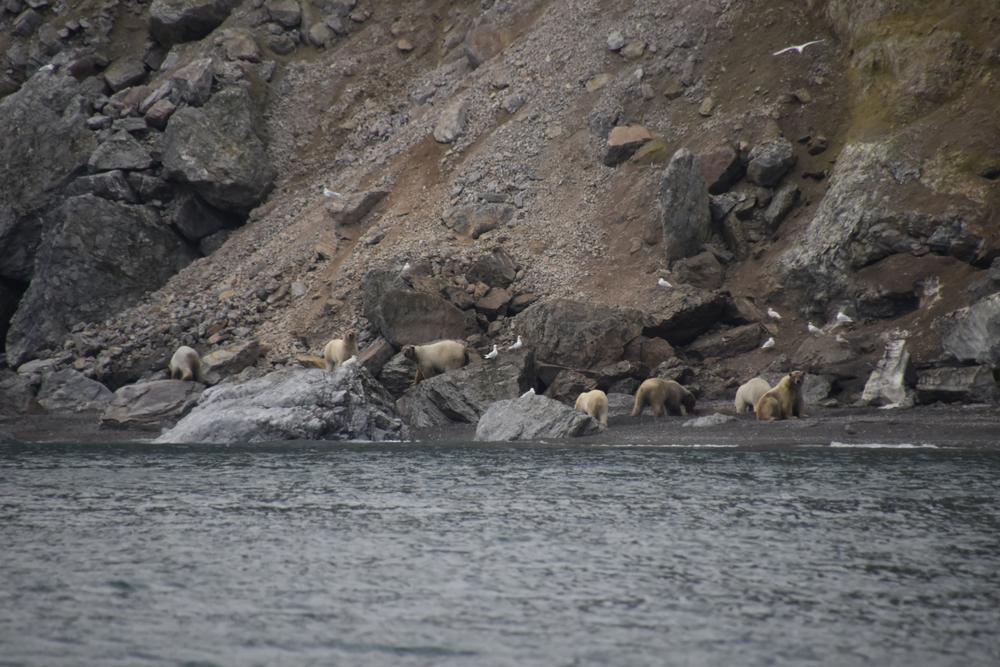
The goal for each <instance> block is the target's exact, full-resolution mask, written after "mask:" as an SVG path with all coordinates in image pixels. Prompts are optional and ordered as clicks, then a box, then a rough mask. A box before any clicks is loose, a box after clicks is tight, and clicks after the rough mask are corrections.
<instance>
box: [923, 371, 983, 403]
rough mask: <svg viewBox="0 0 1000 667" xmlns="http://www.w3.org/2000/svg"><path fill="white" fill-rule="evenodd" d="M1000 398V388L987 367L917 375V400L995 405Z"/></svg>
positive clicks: (926, 372) (928, 372)
mask: <svg viewBox="0 0 1000 667" xmlns="http://www.w3.org/2000/svg"><path fill="white" fill-rule="evenodd" d="M997 396H1000V387H998V386H997V381H996V379H995V378H994V377H993V371H992V370H991V369H990V368H989V367H988V366H962V367H960V368H930V369H927V370H924V371H920V372H919V373H918V374H917V400H918V401H919V402H920V403H934V402H935V401H945V402H951V401H961V402H964V403H992V402H994V401H995V400H996V399H997Z"/></svg>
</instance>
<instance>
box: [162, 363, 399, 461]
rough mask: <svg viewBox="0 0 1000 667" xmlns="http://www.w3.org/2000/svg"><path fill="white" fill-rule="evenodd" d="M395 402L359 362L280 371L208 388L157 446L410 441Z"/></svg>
mask: <svg viewBox="0 0 1000 667" xmlns="http://www.w3.org/2000/svg"><path fill="white" fill-rule="evenodd" d="M408 437H409V431H408V429H407V427H406V425H405V424H404V423H403V421H402V420H401V419H400V418H399V416H398V415H397V414H396V411H395V408H394V407H393V401H392V397H391V396H389V394H388V393H387V392H386V391H385V389H384V388H383V387H382V385H380V384H379V383H378V382H377V381H376V380H375V378H373V377H372V376H371V374H370V373H369V372H368V371H367V370H365V369H364V367H363V366H361V365H360V364H357V363H351V364H345V365H341V366H338V367H337V369H336V370H334V371H333V372H328V371H324V370H320V369H318V368H310V369H303V370H282V371H275V372H273V373H269V374H268V375H265V376H264V377H261V378H257V379H255V380H250V381H249V382H244V383H241V384H226V385H220V386H217V387H212V388H211V389H207V390H206V391H205V393H204V394H202V397H201V400H200V401H199V402H198V405H197V407H195V409H194V410H192V411H191V413H190V414H188V415H187V416H186V417H184V418H183V419H182V420H181V421H180V422H178V424H177V426H175V427H174V428H172V429H171V430H169V431H167V432H166V433H164V434H163V435H161V436H160V437H159V438H157V440H156V441H157V442H214V443H227V442H244V443H245V442H273V441H282V440H367V441H383V440H405V439H407V438H408Z"/></svg>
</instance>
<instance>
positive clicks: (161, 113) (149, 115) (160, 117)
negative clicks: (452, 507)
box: [146, 100, 177, 130]
mask: <svg viewBox="0 0 1000 667" xmlns="http://www.w3.org/2000/svg"><path fill="white" fill-rule="evenodd" d="M175 111H177V105H176V104H174V103H173V102H171V101H170V100H157V101H156V102H154V103H153V104H152V105H151V106H150V107H149V109H147V110H146V122H147V123H149V126H150V127H155V128H156V129H158V130H162V129H163V128H165V127H166V126H167V121H169V120H170V116H171V115H172V114H173V113H174V112H175Z"/></svg>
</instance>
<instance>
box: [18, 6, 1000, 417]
mask: <svg viewBox="0 0 1000 667" xmlns="http://www.w3.org/2000/svg"><path fill="white" fill-rule="evenodd" d="M0 11H2V12H4V13H2V14H0V29H2V30H3V36H2V37H0V52H2V53H3V54H4V55H3V58H4V65H5V67H4V72H5V73H4V74H3V78H2V79H0V95H3V97H0V156H2V163H0V167H2V170H0V180H2V182H3V183H4V187H3V188H2V190H0V248H2V252H0V315H3V316H4V320H5V321H4V322H2V323H0V329H3V328H4V327H5V326H7V323H8V322H9V331H8V332H7V334H6V355H7V363H8V364H10V365H11V366H17V365H19V364H21V363H23V362H25V361H28V360H30V359H32V358H47V357H59V358H60V360H61V362H62V363H67V364H69V363H72V364H74V365H75V367H76V368H77V369H79V370H82V371H83V372H85V373H86V374H88V375H91V376H93V377H96V378H98V379H101V380H103V381H105V382H107V383H109V384H112V385H117V384H121V383H123V382H127V381H130V380H134V379H136V378H138V377H140V376H142V375H144V374H148V373H149V372H151V371H153V370H155V369H157V368H161V367H162V366H163V365H164V364H165V360H166V358H167V357H168V356H169V354H170V352H171V351H172V350H173V349H174V348H175V347H176V346H177V345H179V344H189V345H194V346H196V347H198V348H200V349H202V350H207V349H209V348H213V347H218V346H224V345H226V344H229V343H232V342H239V341H243V340H247V339H251V338H255V339H258V340H259V341H260V342H261V343H262V344H264V345H265V346H266V347H267V349H268V350H269V351H268V354H267V358H266V361H265V362H262V363H270V364H274V365H280V364H284V363H286V362H287V361H288V360H289V359H291V358H293V357H294V356H295V355H297V354H302V353H308V352H312V353H315V352H317V351H318V350H319V349H321V347H322V344H323V343H324V342H325V341H326V340H327V339H329V338H330V337H332V336H334V335H337V334H339V333H340V332H341V331H343V330H344V329H346V328H347V327H349V326H356V327H358V328H359V329H360V331H361V342H362V344H364V343H366V342H371V341H372V340H374V339H375V338H376V337H378V336H380V335H381V336H385V337H387V338H389V339H390V340H392V342H393V344H394V345H397V344H402V343H405V342H410V338H413V341H412V342H420V341H419V340H416V339H417V338H420V337H423V336H426V335H428V334H427V333H426V332H428V331H431V330H433V331H434V332H437V333H442V332H444V333H447V334H448V335H461V336H466V337H468V338H469V340H470V341H471V342H472V343H474V344H484V345H485V344H487V343H489V344H492V343H493V342H497V341H499V342H501V343H502V342H505V341H510V340H513V338H514V337H515V336H516V334H518V333H522V334H523V333H526V332H527V330H528V329H529V328H530V327H533V326H535V327H536V328H538V327H542V328H541V329H539V330H538V331H534V330H532V333H533V334H536V336H535V337H536V339H537V340H538V341H546V340H562V341H565V340H568V338H567V337H566V336H562V337H560V334H559V331H558V329H559V327H561V326H568V327H571V328H572V326H578V328H579V329H580V330H589V329H588V326H589V325H591V324H593V323H594V322H599V321H606V319H607V317H608V316H607V313H606V312H605V310H603V309H597V310H594V309H591V311H588V310H587V308H583V311H584V312H583V313H582V314H580V313H578V312H577V311H578V309H577V307H576V306H574V307H571V308H568V307H566V306H565V305H562V306H560V307H559V308H552V309H551V310H552V312H553V313H564V312H573V313H574V315H573V317H574V318H576V319H575V320H573V321H574V322H576V323H577V325H572V324H567V323H565V322H562V321H561V320H559V317H557V316H556V315H551V313H548V314H546V316H545V317H542V316H540V315H539V312H540V309H545V308H548V307H549V305H548V304H555V303H560V304H564V303H565V302H561V301H560V302H557V301H555V300H556V299H572V300H575V301H583V302H586V303H589V304H593V305H596V306H601V307H604V306H611V307H615V308H618V309H620V310H619V311H618V312H619V313H620V316H619V317H620V319H621V322H620V323H619V326H616V327H611V328H610V329H614V330H615V331H618V329H621V330H622V331H628V332H631V333H630V334H629V336H626V338H629V339H628V340H625V338H622V340H617V338H616V339H615V340H614V341H611V342H606V343H605V344H603V345H604V347H603V350H604V351H606V350H607V349H611V348H614V349H615V350H618V352H616V354H615V355H612V356H615V357H616V359H610V358H607V359H605V358H604V357H605V356H607V355H603V356H602V354H600V352H601V351H602V350H601V349H599V350H597V352H598V354H597V356H598V357H601V358H602V363H613V362H615V361H616V360H621V359H624V360H626V361H629V362H634V363H635V364H637V366H636V370H635V372H634V373H633V375H636V376H644V374H645V373H648V372H649V371H650V370H651V368H652V367H654V366H656V365H657V364H659V363H660V362H663V361H668V362H669V360H670V359H675V360H676V361H675V362H674V363H675V365H676V364H678V363H679V364H680V365H681V366H684V367H685V368H686V369H687V370H685V371H683V372H685V373H687V374H688V376H689V378H688V379H691V378H692V377H693V379H694V380H695V381H696V382H697V383H700V384H701V385H702V386H703V387H704V388H706V390H708V389H710V388H719V389H721V388H725V387H728V386H729V385H731V384H732V383H733V382H734V381H736V380H738V379H746V377H748V376H749V375H750V374H755V373H757V372H761V371H764V370H768V371H777V372H780V371H785V370H787V369H789V368H792V367H802V368H807V369H808V370H810V371H811V372H813V373H815V374H821V375H823V376H824V377H825V378H826V380H827V381H828V383H829V384H830V387H831V391H832V392H833V393H834V394H837V392H841V394H842V397H843V398H846V399H851V398H853V397H856V396H858V395H860V393H861V388H862V386H863V385H864V383H865V380H866V379H867V377H868V374H869V372H870V371H871V370H873V369H874V368H875V365H876V361H877V360H878V359H879V358H881V357H882V355H883V349H884V348H885V340H888V339H900V338H905V339H906V340H907V344H906V347H907V349H908V350H909V351H908V354H909V359H910V363H911V364H912V366H913V368H914V369H915V371H916V372H917V373H918V374H919V373H920V372H923V371H924V370H926V369H929V368H930V367H949V366H960V365H979V366H982V367H983V368H984V369H985V370H986V371H990V372H991V371H992V370H993V369H994V368H995V366H996V364H997V362H998V361H1000V358H998V357H997V355H996V354H995V350H993V349H992V347H991V345H994V343H992V342H991V340H992V341H995V340H997V339H998V337H1000V310H998V307H997V306H996V299H995V298H993V299H990V298H989V297H990V295H992V294H994V293H996V292H997V290H998V289H1000V265H997V266H994V260H995V259H996V258H997V256H998V255H1000V226H998V222H1000V220H998V213H997V211H998V204H1000V185H998V182H997V181H998V178H1000V117H998V116H997V114H996V108H997V105H998V102H1000V81H998V76H1000V38H998V37H997V35H998V34H1000V32H998V30H997V28H998V27H1000V8H998V7H997V6H996V3H995V2H993V1H992V0H982V1H977V0H968V1H964V2H930V1H929V0H928V1H927V2H923V1H921V2H904V1H901V0H900V1H898V2H897V1H894V0H865V1H864V2H853V1H850V2H849V1H847V0H843V1H841V0H828V1H826V2H822V1H819V0H814V1H812V2H807V3H801V2H771V1H767V0H751V1H749V2H729V1H726V0H722V1H711V2H710V1H704V2H690V1H684V2H682V1H680V0H662V1H660V2H626V1H618V2H599V1H598V0H580V1H578V2H551V1H545V0H524V1H522V2H513V1H503V0H497V1H492V2H491V1H486V0H484V1H482V2H460V3H453V2H444V1H443V0H438V1H435V0H417V1H414V2H408V3H397V2H388V1H385V2H383V1H376V0H358V1H354V0H344V1H333V0H328V1H320V0H312V1H307V0H264V1H261V0H255V1H253V2H251V1H249V0H248V1H245V2H242V3H237V2H220V1H219V0H155V1H154V2H153V3H152V4H144V3H140V2H118V1H117V0H108V1H105V2H100V3H98V2H92V3H83V4H81V5H78V6H74V7H70V6H69V5H68V4H67V3H62V2H56V3H51V4H50V3H47V2H45V0H42V2H35V3H32V4H31V6H29V4H25V3H22V2H21V1H20V0H10V1H9V2H7V3H5V4H4V9H3V10H0ZM813 40H820V41H818V43H816V44H813V45H810V46H808V47H806V48H804V49H803V50H802V51H801V52H797V51H791V52H785V53H782V54H780V55H773V54H774V53H775V52H778V51H779V50H781V49H783V48H785V47H788V46H791V45H795V44H802V43H805V42H808V41H813ZM680 149H684V150H683V151H681V150H680ZM678 151H680V152H678ZM324 190H326V191H327V193H326V194H324ZM706 192H707V193H709V194H708V195H707V196H706V194H705V193H706ZM95 199H96V200H101V201H102V202H103V203H102V204H100V205H99V206H98V205H97V204H95V203H94V200H95ZM96 211H100V215H99V216H97V215H94V213H95V212H96ZM77 218H79V220H77ZM102 220H103V221H104V224H102V222H101V221H102ZM98 228H99V229H98ZM119 228H120V229H122V230H123V231H122V233H121V234H119V233H117V232H115V231H113V230H115V229H119ZM146 228H148V232H147V231H143V230H145V229H146ZM126 229H127V230H128V231H127V233H126V232H125V231H124V230H126ZM70 233H72V234H73V235H74V236H73V239H72V240H68V239H67V236H68V235H69V234H70ZM195 256H200V257H201V258H200V259H196V260H195V261H191V259H192V258H193V257H195ZM189 262H190V263H189ZM143 266H145V267H148V268H149V270H148V271H144V270H142V268H141V267H143ZM179 267H184V268H180V270H179V271H177V269H178V268H179ZM404 267H405V268H404ZM175 271H177V272H176V273H175ZM366 276H367V277H368V278H367V279H366ZM658 278H664V279H666V280H667V281H668V282H669V283H670V284H671V285H672V287H670V288H664V287H660V286H658V284H657V280H658ZM84 285H85V287H84ZM536 302H538V303H537V305H535V306H534V307H533V308H534V310H532V311H531V312H532V313H534V314H526V316H525V317H524V318H520V319H519V316H518V313H519V312H520V311H522V310H524V309H525V308H528V307H529V306H531V304H533V303H536ZM414 304H418V305H419V310H420V313H418V314H414V312H413V309H414V308H415V307H416V306H414ZM769 307H770V308H773V309H776V310H777V311H778V312H779V313H780V314H781V315H782V318H781V319H780V320H778V319H775V318H772V317H769V316H767V315H766V314H765V313H766V310H767V309H768V308H769ZM15 310H16V313H15V312H14V311H15ZM838 311H843V312H844V313H845V314H846V315H848V316H849V317H850V318H851V319H853V323H851V324H849V325H848V324H843V325H839V326H837V325H836V318H835V315H836V313H837V312H838ZM546 312H547V311H546ZM7 313H14V314H13V315H12V316H11V315H7ZM372 313H377V316H375V315H372ZM393 313H396V314H398V316H395V315H393ZM407 313H408V315H407ZM420 314H422V315H423V317H422V318H418V317H417V315H420ZM567 317H568V316H567ZM394 318H395V319H394ZM417 319H419V320H420V322H419V323H418V324H419V326H417V325H416V324H414V325H413V326H412V327H410V328H407V326H408V325H407V322H408V321H410V320H417ZM522 320H523V322H524V326H521V324H520V322H521V321H522ZM807 320H811V321H812V322H813V323H814V324H816V325H819V326H820V327H821V328H824V329H825V332H824V333H823V334H819V335H813V334H809V333H808V332H807V329H806V322H807ZM539 321H543V322H546V323H547V324H544V325H542V324H539V325H537V326H536V325H534V324H532V323H533V322H539ZM970 322H975V325H971V324H969V323H970ZM435 327H438V328H440V329H441V332H438V331H437V329H435ZM442 327H444V328H442ZM545 327H548V328H545ZM963 327H964V328H963ZM445 329H447V330H445ZM610 329H608V330H610ZM390 330H391V335H388V334H389V333H390ZM602 330H604V329H602ZM956 331H957V332H958V333H956ZM963 331H974V332H979V333H977V334H976V335H972V334H969V335H966V334H963V333H962V332H963ZM838 335H839V338H838ZM769 337H773V338H774V339H775V345H774V346H773V347H772V348H770V349H764V350H762V349H759V348H760V344H761V343H763V342H764V340H765V339H766V338H769ZM529 340H530V339H529ZM597 340H600V339H599V338H597ZM970 340H972V341H974V342H972V343H970V342H969V341H970ZM538 344H540V345H542V343H540V342H539V343H538ZM552 346H553V347H552V349H551V350H547V349H544V345H543V349H540V350H539V355H538V356H539V359H540V360H541V361H542V362H546V361H549V362H551V363H553V364H556V365H565V364H563V363H562V362H560V361H559V359H560V358H561V355H563V353H564V351H562V350H561V348H558V346H557V344H556V343H552ZM598 347H600V346H598ZM895 347H898V346H894V347H893V349H895ZM970 347H971V348H973V349H971V350H970V349H969V348H970ZM674 355H676V356H674ZM570 356H572V355H570ZM595 358H596V357H595ZM653 362H656V363H653ZM582 370H587V369H582ZM934 370H935V372H939V370H938V369H934ZM911 376H912V373H911ZM548 379H549V380H553V381H554V379H553V378H551V377H549V378H548ZM632 379H637V378H632ZM910 381H911V383H912V382H916V380H910ZM935 395H939V394H935Z"/></svg>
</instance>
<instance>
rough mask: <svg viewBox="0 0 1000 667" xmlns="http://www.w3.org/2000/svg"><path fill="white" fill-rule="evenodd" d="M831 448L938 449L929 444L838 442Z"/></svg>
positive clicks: (832, 443) (832, 444) (833, 443)
mask: <svg viewBox="0 0 1000 667" xmlns="http://www.w3.org/2000/svg"><path fill="white" fill-rule="evenodd" d="M830 446H831V447H845V448H854V449H938V446H937V445H931V444H927V443H920V444H913V443H909V442H895V443H887V442H837V441H836V440H834V441H833V442H831V443H830Z"/></svg>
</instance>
